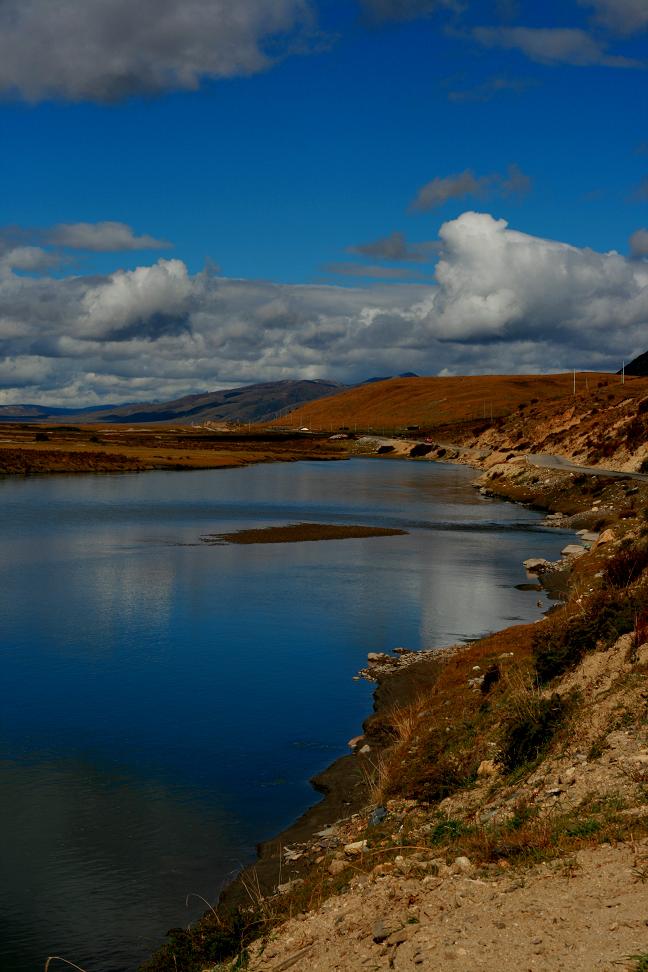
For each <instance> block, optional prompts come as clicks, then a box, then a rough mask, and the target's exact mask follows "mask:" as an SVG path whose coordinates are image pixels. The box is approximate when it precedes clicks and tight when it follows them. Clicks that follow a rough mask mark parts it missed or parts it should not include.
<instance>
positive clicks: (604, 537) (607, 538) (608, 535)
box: [595, 529, 616, 547]
mask: <svg viewBox="0 0 648 972" xmlns="http://www.w3.org/2000/svg"><path fill="white" fill-rule="evenodd" d="M615 539H616V534H615V533H614V530H610V529H607V530H604V531H603V533H602V534H601V535H600V536H599V538H598V540H597V541H596V544H595V546H596V547H602V546H603V544H604V543H611V542H612V540H615Z"/></svg>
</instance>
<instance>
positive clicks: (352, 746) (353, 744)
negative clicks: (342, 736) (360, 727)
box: [347, 736, 364, 749]
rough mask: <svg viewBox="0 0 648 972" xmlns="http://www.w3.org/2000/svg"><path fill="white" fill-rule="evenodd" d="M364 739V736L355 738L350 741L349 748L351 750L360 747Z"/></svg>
mask: <svg viewBox="0 0 648 972" xmlns="http://www.w3.org/2000/svg"><path fill="white" fill-rule="evenodd" d="M363 739H364V736H354V737H353V739H349V741H348V743H347V746H348V747H349V749H355V748H356V746H359V745H360V743H361V742H362V740H363Z"/></svg>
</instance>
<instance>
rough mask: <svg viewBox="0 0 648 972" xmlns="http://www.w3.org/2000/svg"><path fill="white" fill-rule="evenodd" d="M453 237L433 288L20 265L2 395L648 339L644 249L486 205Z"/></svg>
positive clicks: (610, 348)
mask: <svg viewBox="0 0 648 972" xmlns="http://www.w3.org/2000/svg"><path fill="white" fill-rule="evenodd" d="M439 235H440V241H439V242H440V256H439V260H438V263H437V265H436V270H435V278H434V282H433V283H432V284H430V285H428V284H422V283H416V284H407V283H400V284H391V285H388V284H376V285H369V286H364V287H355V288H351V287H349V288H346V287H332V286H324V285H310V286H306V285H299V286H296V285H288V284H274V283H268V282H262V281H255V280H235V279H228V278H222V277H218V276H216V275H215V274H214V273H212V272H210V271H208V270H205V271H202V272H201V273H198V274H193V275H192V274H190V273H189V272H188V270H187V268H186V266H185V264H184V263H183V262H182V261H181V260H167V259H160V260H158V261H157V262H156V263H154V264H152V265H150V266H141V267H138V268H137V269H135V270H129V271H124V270H118V271H116V272H115V273H113V274H111V275H109V276H105V277H100V278H96V277H95V278H84V277H73V276H70V277H65V278H62V279H54V278H51V277H47V276H42V277H25V276H21V275H20V274H14V273H12V272H7V273H5V275H4V276H2V277H0V308H1V310H0V402H19V401H34V402H48V403H51V404H57V403H59V404H65V403H71V404H75V405H76V404H86V403H87V404H91V403H93V402H105V401H112V402H114V401H119V400H136V399H139V400H145V399H147V398H148V399H152V398H157V399H161V398H166V397H170V396H173V395H176V394H184V393H187V392H190V391H195V390H201V389H208V388H213V387H224V386H225V385H227V384H237V383H241V382H252V381H259V380H273V379H280V378H288V377H291V378H293V377H307V378H320V377H322V378H323V377H334V378H337V379H339V380H347V381H355V380H361V379H363V378H366V377H367V375H370V374H374V373H376V372H377V371H380V370H384V371H385V372H386V373H391V372H392V371H394V370H398V371H405V370H412V371H416V372H418V373H419V374H437V373H439V372H440V371H442V370H444V369H446V370H447V371H448V372H451V373H476V372H480V371H485V372H488V371H490V372H528V371H552V370H560V369H561V368H562V369H568V368H571V367H575V368H581V369H584V368H592V369H597V368H599V369H610V368H616V367H617V365H618V362H619V361H620V360H622V359H623V358H626V359H629V358H630V357H631V356H633V355H636V354H638V353H640V352H641V351H644V350H645V349H646V348H645V342H646V334H647V333H648V263H646V262H645V261H644V260H640V259H628V258H626V257H624V256H622V255H620V254H618V253H616V252H614V251H613V252H610V253H597V252H595V251H593V250H590V249H580V248H577V247H573V246H569V245H567V244H565V243H560V242H555V241H551V240H545V239H541V238H539V237H534V236H530V235H528V234H525V233H521V232H518V231H516V230H513V229H511V228H510V227H509V226H508V225H507V223H506V222H505V221H504V220H501V219H495V218H494V217H492V216H490V215H488V214H486V213H476V212H466V213H464V214H463V215H461V216H460V217H459V218H458V219H454V220H451V221H449V222H446V223H444V224H443V226H442V227H441V230H440V234H439ZM641 239H642V238H641ZM639 242H641V240H640V241H639Z"/></svg>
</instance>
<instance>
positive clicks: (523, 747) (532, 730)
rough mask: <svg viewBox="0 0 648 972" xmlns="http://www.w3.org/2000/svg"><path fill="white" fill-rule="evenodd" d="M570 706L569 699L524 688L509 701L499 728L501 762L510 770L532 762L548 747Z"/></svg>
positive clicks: (506, 769)
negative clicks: (505, 715) (509, 706)
mask: <svg viewBox="0 0 648 972" xmlns="http://www.w3.org/2000/svg"><path fill="white" fill-rule="evenodd" d="M570 708H571V702H570V700H568V699H564V698H562V697H561V696H560V695H557V694H554V695H551V696H549V697H546V696H543V695H541V694H540V692H539V691H538V690H537V689H533V688H531V689H523V690H522V691H519V692H518V694H517V697H516V698H514V699H513V700H512V702H511V713H510V715H509V717H508V718H507V719H506V720H505V721H504V724H503V727H502V744H501V752H500V762H501V764H502V766H503V767H504V769H505V771H506V772H508V773H510V772H512V771H513V770H517V769H519V768H520V767H523V766H526V765H527V764H532V763H534V762H535V761H536V760H537V759H538V757H539V756H541V755H542V754H543V753H544V752H545V751H546V750H547V749H548V748H549V746H550V744H551V742H552V741H553V739H554V736H555V735H556V732H557V731H558V729H559V728H560V727H561V726H562V724H563V723H564V721H565V718H566V716H567V714H568V712H569V709H570Z"/></svg>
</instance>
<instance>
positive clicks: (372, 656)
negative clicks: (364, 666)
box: [367, 651, 395, 665]
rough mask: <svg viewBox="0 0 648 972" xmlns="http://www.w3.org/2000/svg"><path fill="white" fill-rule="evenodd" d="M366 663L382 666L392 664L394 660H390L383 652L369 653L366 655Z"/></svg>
mask: <svg viewBox="0 0 648 972" xmlns="http://www.w3.org/2000/svg"><path fill="white" fill-rule="evenodd" d="M367 661H368V662H369V664H370V665H384V664H385V662H393V661H395V659H394V658H390V656H389V655H387V654H385V652H384V651H370V652H368V654H367Z"/></svg>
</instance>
